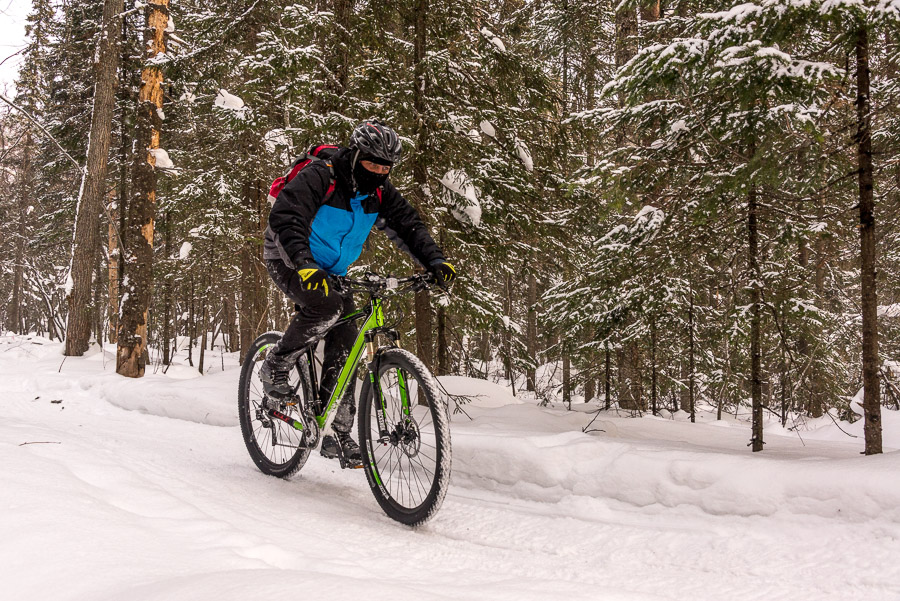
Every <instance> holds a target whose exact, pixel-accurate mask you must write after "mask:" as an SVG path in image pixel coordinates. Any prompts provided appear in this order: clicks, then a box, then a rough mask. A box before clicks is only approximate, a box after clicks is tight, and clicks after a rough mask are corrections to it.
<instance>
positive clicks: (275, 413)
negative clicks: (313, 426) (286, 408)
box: [266, 409, 304, 431]
mask: <svg viewBox="0 0 900 601" xmlns="http://www.w3.org/2000/svg"><path fill="white" fill-rule="evenodd" d="M266 415H268V416H269V417H274V418H275V419H279V420H281V421H283V422H284V423H286V424H287V425H289V426H291V427H292V428H294V429H295V430H300V431H303V430H304V428H303V424H302V423H300V422H298V421H297V420H295V419H294V418H292V417H288V416H287V415H285V414H284V413H282V412H281V411H278V410H276V409H269V410H268V411H267V412H266Z"/></svg>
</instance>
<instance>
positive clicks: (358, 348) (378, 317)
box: [316, 298, 384, 434]
mask: <svg viewBox="0 0 900 601" xmlns="http://www.w3.org/2000/svg"><path fill="white" fill-rule="evenodd" d="M361 312H362V311H356V312H355V313H351V314H350V315H347V316H346V317H343V318H341V319H340V320H339V321H338V323H339V324H340V323H344V322H347V321H351V320H353V319H355V318H357V316H358V315H359V314H360V313H361ZM381 327H384V310H383V307H382V301H381V299H380V298H373V299H371V301H370V303H369V314H368V315H367V316H366V320H365V321H364V322H363V324H362V326H361V327H360V329H359V332H358V333H357V334H356V340H355V341H354V343H353V347H352V348H351V349H350V355H349V356H348V357H347V361H345V362H344V366H343V367H342V368H341V373H340V374H338V380H337V384H336V385H335V387H334V390H333V391H332V392H331V397H330V398H329V399H328V404H327V405H326V406H325V410H324V411H323V412H322V415H319V416H316V421H317V422H318V424H319V428H321V430H322V434H330V433H331V424H332V422H333V421H334V418H335V417H336V416H337V411H335V409H337V407H338V406H339V405H340V400H341V399H342V398H344V393H345V392H346V390H347V386H352V385H353V382H352V381H351V380H352V378H353V374H354V373H356V367H357V365H358V364H359V362H360V360H361V359H362V356H363V350H364V349H365V346H366V334H368V332H369V331H370V330H373V329H375V328H381Z"/></svg>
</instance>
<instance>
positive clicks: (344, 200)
mask: <svg viewBox="0 0 900 601" xmlns="http://www.w3.org/2000/svg"><path fill="white" fill-rule="evenodd" d="M350 158H351V151H350V149H348V148H341V149H340V150H338V151H337V152H336V153H335V154H334V156H332V157H331V159H329V160H328V161H313V162H312V163H310V164H309V165H308V166H306V167H304V168H303V169H302V170H301V171H300V172H299V173H298V174H297V175H296V176H295V177H294V178H293V179H292V180H291V181H289V182H288V183H287V185H286V186H285V187H284V189H283V190H282V191H281V193H280V194H279V195H278V198H277V199H275V204H274V205H273V206H272V210H271V211H270V212H269V226H268V227H267V228H266V233H265V244H264V247H263V257H264V258H265V259H281V260H282V261H284V263H285V264H286V265H287V266H288V267H290V268H292V269H299V268H300V267H302V266H303V265H306V264H308V263H313V262H315V263H316V264H317V265H318V266H319V267H321V268H322V269H324V270H325V271H326V272H328V273H330V274H332V275H346V274H347V268H348V267H350V265H351V264H353V262H354V261H356V260H357V259H358V258H359V255H360V253H362V248H363V244H365V242H366V239H367V238H368V237H369V232H370V231H371V230H372V226H374V225H377V226H378V227H379V228H380V229H383V230H385V232H386V233H387V234H388V236H389V237H390V238H391V239H392V240H393V241H394V242H395V243H396V244H397V245H398V246H399V247H400V248H402V249H403V250H405V251H407V252H409V253H410V254H411V255H412V256H413V258H415V259H416V260H417V261H419V262H420V263H421V264H422V265H425V266H428V265H431V264H432V263H434V262H436V261H439V260H443V258H444V255H443V253H442V252H441V249H440V248H438V246H437V244H435V242H434V240H433V239H432V237H431V235H430V234H429V233H428V230H427V228H426V227H425V224H424V223H423V222H422V219H421V217H419V214H418V212H417V211H416V210H415V209H414V208H413V207H412V205H410V204H409V202H407V200H406V199H405V198H403V196H402V195H401V194H400V192H398V191H397V189H396V188H395V187H394V186H393V185H392V184H391V183H390V181H387V182H385V183H384V185H383V186H382V187H381V190H379V191H378V192H379V193H372V194H369V195H364V194H361V193H355V192H354V191H353V178H352V176H351V168H350ZM329 162H330V163H331V164H332V165H333V168H334V190H333V191H332V192H331V193H330V194H329V193H328V191H329V187H330V184H331V171H330V170H329V168H328V164H327V163H329ZM376 222H377V223H376Z"/></svg>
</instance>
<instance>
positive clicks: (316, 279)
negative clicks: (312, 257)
mask: <svg viewBox="0 0 900 601" xmlns="http://www.w3.org/2000/svg"><path fill="white" fill-rule="evenodd" d="M297 275H299V276H300V286H301V287H302V288H305V289H307V290H320V291H321V292H323V293H324V294H325V296H328V274H327V273H325V270H324V269H322V268H321V267H319V266H318V265H316V264H315V263H307V264H306V265H303V266H301V267H300V269H298V270H297Z"/></svg>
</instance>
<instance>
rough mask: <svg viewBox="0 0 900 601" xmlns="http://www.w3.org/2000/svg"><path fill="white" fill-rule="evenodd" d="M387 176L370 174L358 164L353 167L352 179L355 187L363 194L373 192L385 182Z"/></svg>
mask: <svg viewBox="0 0 900 601" xmlns="http://www.w3.org/2000/svg"><path fill="white" fill-rule="evenodd" d="M388 175H389V174H387V173H385V174H380V173H372V172H371V171H369V170H368V169H366V168H365V167H363V166H362V165H360V164H359V163H356V166H355V167H353V178H354V179H355V180H356V187H357V189H358V190H359V191H360V192H362V193H363V194H371V193H372V192H374V191H375V190H376V189H377V188H378V187H379V186H381V185H383V184H384V182H386V181H387V178H388Z"/></svg>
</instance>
